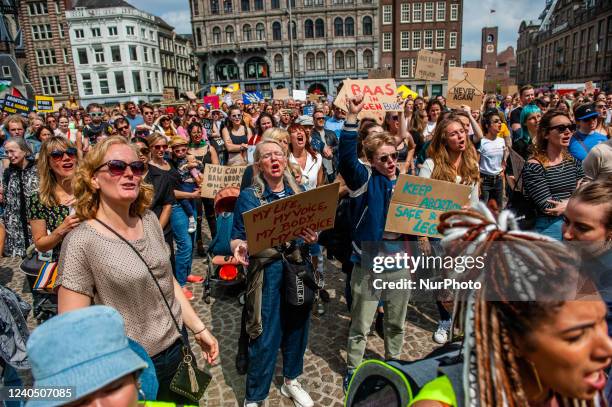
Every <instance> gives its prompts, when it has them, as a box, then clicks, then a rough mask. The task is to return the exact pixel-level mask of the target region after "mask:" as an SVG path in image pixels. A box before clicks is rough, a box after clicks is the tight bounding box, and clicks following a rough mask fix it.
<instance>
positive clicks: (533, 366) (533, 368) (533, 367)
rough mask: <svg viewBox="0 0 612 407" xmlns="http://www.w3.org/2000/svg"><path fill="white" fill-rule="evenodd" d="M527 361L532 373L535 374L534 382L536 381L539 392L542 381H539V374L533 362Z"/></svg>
mask: <svg viewBox="0 0 612 407" xmlns="http://www.w3.org/2000/svg"><path fill="white" fill-rule="evenodd" d="M527 362H529V364H530V365H531V370H532V371H533V375H534V376H535V379H536V382H537V383H538V390H539V391H540V392H541V391H542V390H543V389H542V382H541V381H540V375H539V374H538V370H537V369H536V367H535V365H534V363H533V362H532V361H531V360H528V361H527Z"/></svg>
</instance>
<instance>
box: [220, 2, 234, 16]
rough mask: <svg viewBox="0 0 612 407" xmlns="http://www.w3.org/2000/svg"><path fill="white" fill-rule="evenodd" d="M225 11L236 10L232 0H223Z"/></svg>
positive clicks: (229, 12)
mask: <svg viewBox="0 0 612 407" xmlns="http://www.w3.org/2000/svg"><path fill="white" fill-rule="evenodd" d="M223 11H224V12H225V14H231V13H232V12H233V11H234V7H233V5H232V0H223Z"/></svg>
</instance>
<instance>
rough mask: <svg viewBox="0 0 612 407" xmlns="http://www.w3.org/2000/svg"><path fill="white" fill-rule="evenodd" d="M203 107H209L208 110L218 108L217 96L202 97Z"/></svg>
mask: <svg viewBox="0 0 612 407" xmlns="http://www.w3.org/2000/svg"><path fill="white" fill-rule="evenodd" d="M204 105H205V106H209V109H210V108H212V109H218V108H219V96H217V95H213V96H204Z"/></svg>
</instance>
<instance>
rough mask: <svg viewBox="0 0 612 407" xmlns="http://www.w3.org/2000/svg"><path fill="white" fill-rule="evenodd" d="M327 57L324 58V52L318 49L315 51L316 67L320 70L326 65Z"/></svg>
mask: <svg viewBox="0 0 612 407" xmlns="http://www.w3.org/2000/svg"><path fill="white" fill-rule="evenodd" d="M326 60H327V58H325V53H323V52H321V51H319V52H317V69H318V70H320V71H322V70H324V69H325V68H326V66H327V61H326Z"/></svg>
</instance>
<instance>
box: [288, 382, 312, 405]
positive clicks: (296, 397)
mask: <svg viewBox="0 0 612 407" xmlns="http://www.w3.org/2000/svg"><path fill="white" fill-rule="evenodd" d="M281 394H282V395H283V396H285V397H288V398H290V399H292V400H293V402H294V403H295V405H296V406H297V407H312V406H314V402H313V401H312V399H311V398H310V396H309V395H308V393H306V390H304V389H302V385H301V384H300V383H299V382H298V381H297V380H296V379H293V380H291V381H289V383H287V382H284V383H283V385H282V386H281Z"/></svg>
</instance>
